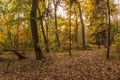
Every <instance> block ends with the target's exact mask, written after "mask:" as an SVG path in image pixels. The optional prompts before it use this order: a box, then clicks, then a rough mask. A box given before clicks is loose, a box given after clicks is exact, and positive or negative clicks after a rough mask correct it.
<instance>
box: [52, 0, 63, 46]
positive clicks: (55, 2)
mask: <svg viewBox="0 0 120 80" xmlns="http://www.w3.org/2000/svg"><path fill="white" fill-rule="evenodd" d="M53 3H54V9H55V10H54V11H55V12H54V16H55V37H56V41H57V46H58V47H60V46H61V44H60V39H59V35H58V24H57V1H55V0H53Z"/></svg>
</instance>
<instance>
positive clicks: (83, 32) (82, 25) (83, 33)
mask: <svg viewBox="0 0 120 80" xmlns="http://www.w3.org/2000/svg"><path fill="white" fill-rule="evenodd" d="M78 7H79V14H80V23H81V27H82V28H81V30H82V47H83V49H85V27H84V23H83V18H82V11H81V5H80V3H79V2H78Z"/></svg>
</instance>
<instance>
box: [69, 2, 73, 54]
mask: <svg viewBox="0 0 120 80" xmlns="http://www.w3.org/2000/svg"><path fill="white" fill-rule="evenodd" d="M69 7H70V11H69V56H72V54H71V44H72V43H71V7H72V4H71V2H70V6H69Z"/></svg>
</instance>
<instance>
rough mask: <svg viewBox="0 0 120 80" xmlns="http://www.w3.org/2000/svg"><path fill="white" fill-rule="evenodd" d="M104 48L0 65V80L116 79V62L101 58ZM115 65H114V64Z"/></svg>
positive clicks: (118, 75) (118, 73) (118, 71)
mask: <svg viewBox="0 0 120 80" xmlns="http://www.w3.org/2000/svg"><path fill="white" fill-rule="evenodd" d="M104 54H105V49H101V50H98V49H97V50H94V49H93V50H82V51H74V52H73V53H72V57H69V56H68V53H67V52H57V53H50V54H46V55H45V59H43V60H33V58H32V57H33V54H31V56H32V57H31V58H30V54H29V59H25V60H16V59H14V60H13V61H9V60H6V61H4V62H0V80H120V64H119V62H120V61H114V60H112V59H111V60H107V59H105V57H104V56H105V55H104ZM116 62H117V63H116Z"/></svg>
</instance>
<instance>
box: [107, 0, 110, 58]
mask: <svg viewBox="0 0 120 80" xmlns="http://www.w3.org/2000/svg"><path fill="white" fill-rule="evenodd" d="M107 7H108V9H107V11H108V13H107V54H106V58H107V59H109V54H110V5H109V0H107Z"/></svg>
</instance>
